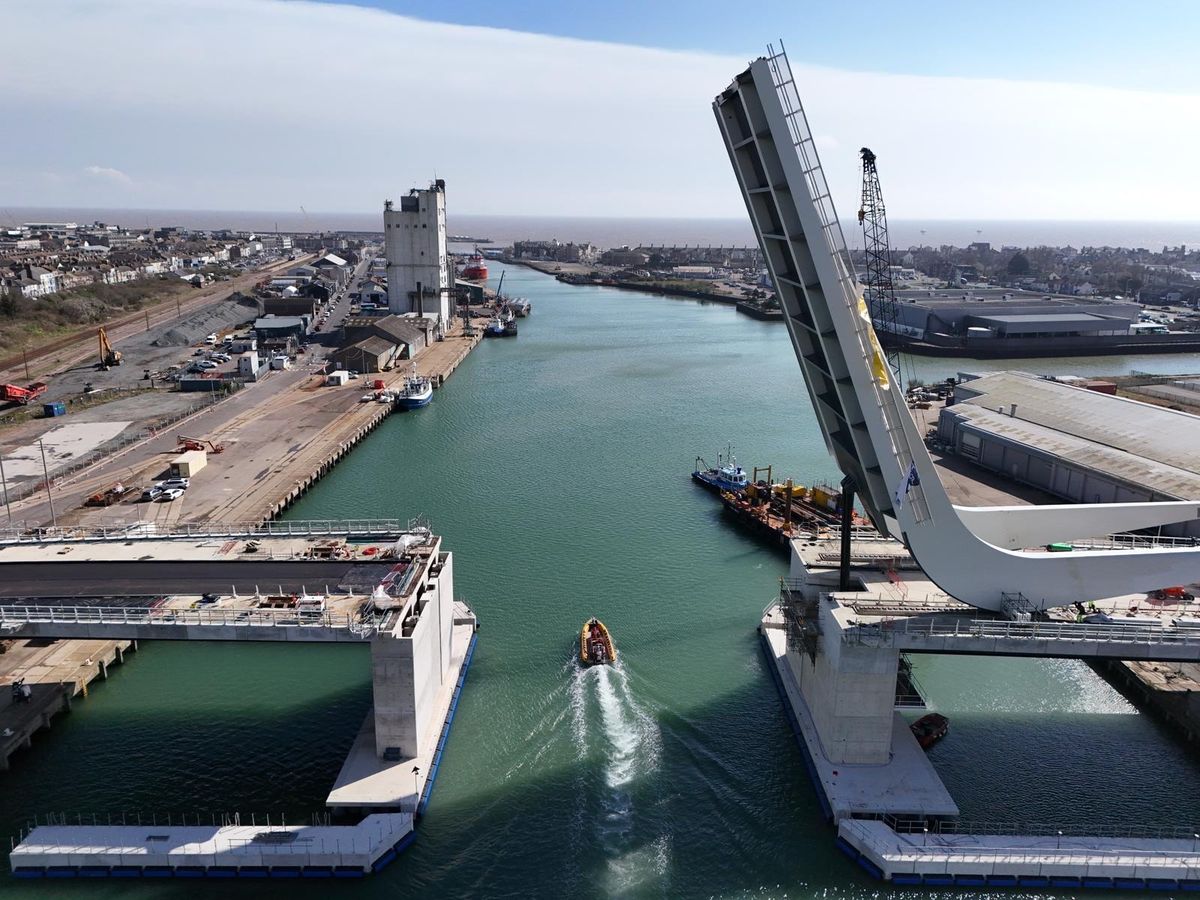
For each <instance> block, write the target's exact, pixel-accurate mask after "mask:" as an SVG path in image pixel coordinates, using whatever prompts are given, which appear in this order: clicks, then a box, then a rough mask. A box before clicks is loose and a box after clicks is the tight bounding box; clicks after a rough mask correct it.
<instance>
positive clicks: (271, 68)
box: [0, 0, 1200, 219]
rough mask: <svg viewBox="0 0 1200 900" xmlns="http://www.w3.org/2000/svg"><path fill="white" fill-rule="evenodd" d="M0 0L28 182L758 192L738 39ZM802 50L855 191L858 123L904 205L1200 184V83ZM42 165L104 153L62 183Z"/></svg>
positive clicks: (829, 148) (474, 203)
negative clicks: (1188, 160) (738, 124)
mask: <svg viewBox="0 0 1200 900" xmlns="http://www.w3.org/2000/svg"><path fill="white" fill-rule="evenodd" d="M4 17H5V26H6V34H8V35H9V36H10V37H11V38H12V39H11V40H10V41H8V42H7V43H6V48H7V49H6V52H5V53H4V54H2V55H0V80H2V81H3V83H4V84H5V85H6V86H7V87H6V90H5V91H4V92H3V93H0V116H3V118H4V120H5V121H20V122H24V123H25V125H26V127H25V128H24V129H22V135H23V137H22V140H21V141H7V142H0V194H2V195H3V196H5V200H6V202H8V203H10V204H18V203H23V204H28V205H53V204H59V205H88V204H93V205H102V204H105V203H110V204H111V203H118V202H119V203H122V204H124V205H130V206H136V205H144V206H155V207H183V208H187V207H207V208H236V209H247V208H251V209H254V208H257V209H296V208H298V207H299V206H300V205H304V206H305V207H306V208H308V209H309V210H318V209H319V210H363V211H369V210H374V209H378V208H379V207H380V206H381V204H382V200H383V199H384V198H385V197H388V196H395V195H396V194H398V193H401V192H403V191H404V190H406V189H407V188H408V187H411V186H413V185H419V184H423V183H424V182H426V181H427V180H428V179H430V178H432V177H433V176H434V174H435V173H436V174H437V175H438V176H439V177H443V178H445V179H446V180H447V182H448V184H449V195H450V202H451V203H452V204H453V207H454V209H455V210H457V211H459V212H474V213H509V214H564V215H589V214H590V215H617V216H620V215H634V216H723V215H738V216H740V215H742V214H743V210H742V206H741V201H740V198H739V197H738V194H737V190H736V187H735V183H734V179H733V175H732V173H731V171H730V169H729V163H728V160H727V159H726V157H725V153H724V150H723V149H722V147H721V141H720V137H719V135H718V133H717V129H716V125H715V123H714V122H713V118H712V113H711V110H710V108H709V104H710V102H711V100H712V97H713V96H714V95H715V94H716V93H717V92H718V91H720V90H721V89H723V88H724V87H725V86H726V85H727V84H728V83H729V82H730V80H731V79H732V77H733V76H734V75H735V74H736V73H737V72H739V71H741V69H743V68H744V67H745V65H746V59H745V58H735V57H723V56H717V55H712V54H701V53H684V52H670V51H663V50H655V49H646V48H638V47H629V46H622V45H613V44H600V43H592V42H585V41H577V40H568V39H563V38H554V37H545V36H538V35H531V34H524V33H518V32H512V31H504V30H499V29H488V28H474V27H462V26H452V25H444V24H438V23H430V22H423V21H418V20H414V19H408V18H404V17H401V16H396V15H393V14H390V13H386V12H381V11H378V10H372V9H363V8H359V7H353V6H345V5H330V4H323V3H310V2H281V0H172V2H170V3H162V2H153V0H98V2H92V3H86V4H84V3H78V2H75V0H40V2H38V3H37V4H33V3H20V4H10V5H9V7H7V8H6V9H5V13H4ZM46 21H53V22H54V23H55V27H54V28H53V29H46V28H45V22H46ZM771 37H773V35H771ZM785 37H786V36H785ZM751 49H752V50H755V51H756V50H757V48H751ZM51 57H53V58H55V59H58V60H60V61H63V62H62V64H61V65H56V66H51V67H46V66H45V65H44V60H45V59H47V58H51ZM792 62H793V67H794V70H795V75H796V81H797V84H798V85H799V87H800V91H801V94H802V96H803V98H804V101H805V104H806V106H807V109H808V112H809V116H810V119H811V121H812V125H813V128H814V129H815V130H816V132H817V133H818V134H819V135H821V149H822V153H823V157H824V160H823V161H824V163H825V165H826V169H827V172H828V175H829V180H830V183H831V185H832V187H833V189H834V193H835V196H836V197H837V199H838V201H839V203H840V205H841V207H842V212H843V215H846V214H849V213H850V212H852V211H853V209H855V208H857V197H858V154H857V148H858V147H862V146H864V145H865V146H869V147H871V148H872V149H873V150H874V151H875V152H876V153H877V154H878V156H879V168H880V173H881V176H882V179H883V187H884V193H885V196H886V198H887V201H888V210H889V212H890V213H891V214H892V215H893V216H895V217H897V218H936V217H967V218H1057V219H1064V218H1065V219H1088V218H1136V219H1193V218H1196V215H1197V214H1196V210H1197V209H1200V182H1197V181H1196V180H1195V179H1180V178H1179V177H1178V175H1177V173H1178V171H1179V169H1178V162H1177V160H1178V157H1179V154H1180V152H1181V151H1182V150H1184V148H1188V147H1191V146H1196V145H1197V144H1198V143H1200V117H1197V116H1196V115H1195V114H1194V112H1195V110H1196V109H1197V108H1198V101H1200V98H1198V97H1195V96H1187V95H1168V94H1154V93H1146V92H1133V91H1120V90H1114V89H1109V88H1100V87H1088V86H1082V85H1070V84H1053V83H1038V82H1031V81H1023V82H1022V81H1001V80H980V79H961V78H930V77H916V76H903V75H883V74H872V73H859V72H849V71H840V70H832V69H827V68H819V67H812V66H806V65H803V60H801V59H799V58H795V59H793V60H792ZM26 71H37V72H38V77H37V78H27V77H21V75H20V73H21V72H26ZM881 97H882V98H886V102H879V98H881ZM97 159H105V160H110V161H111V160H120V161H121V163H122V166H123V167H124V168H126V169H128V170H131V171H136V172H137V173H138V178H137V180H136V181H133V180H130V179H128V177H127V176H123V173H122V172H120V171H119V170H116V169H108V168H106V167H101V166H97V165H94V164H93V161H94V160H97ZM46 168H53V169H55V170H57V171H75V172H81V171H83V170H85V169H87V170H88V171H89V174H90V175H91V177H89V178H85V179H80V180H79V181H78V182H75V183H66V184H63V185H61V186H59V187H56V188H55V187H47V186H46V183H45V180H44V179H37V178H35V177H34V175H35V174H36V173H37V172H40V171H44V170H45V169H46ZM93 170H94V171H93Z"/></svg>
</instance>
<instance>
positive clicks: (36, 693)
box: [0, 640, 137, 772]
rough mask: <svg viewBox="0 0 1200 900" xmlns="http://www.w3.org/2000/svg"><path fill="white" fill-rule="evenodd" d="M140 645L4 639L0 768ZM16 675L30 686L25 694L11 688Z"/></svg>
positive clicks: (0, 653)
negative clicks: (90, 685)
mask: <svg viewBox="0 0 1200 900" xmlns="http://www.w3.org/2000/svg"><path fill="white" fill-rule="evenodd" d="M136 649H137V641H133V640H108V641H44V640H43V641H14V640H0V679H2V680H3V682H4V693H3V695H0V772H2V771H5V770H7V769H8V768H9V757H10V756H12V755H13V754H14V753H15V752H17V751H18V750H21V749H28V748H29V747H30V746H32V744H33V736H34V734H36V733H37V732H38V731H41V730H43V729H46V728H49V727H50V723H51V720H53V718H54V717H55V716H56V715H58V714H59V713H60V712H63V711H64V710H68V709H70V708H71V702H72V700H73V699H74V698H75V697H77V696H78V695H79V694H83V695H84V696H85V697H86V696H87V692H88V685H89V684H90V683H91V682H92V681H94V680H95V679H97V678H101V679H103V680H106V681H107V680H108V669H109V667H110V666H112V665H114V664H116V663H120V662H124V661H125V654H126V653H127V652H129V651H130V650H136ZM14 677H19V678H21V679H23V682H24V684H25V685H26V686H27V687H28V688H29V692H28V695H27V696H26V697H25V698H23V699H20V700H18V699H17V696H16V694H17V692H16V691H12V690H10V689H9V684H8V682H9V681H11V680H12V679H13V678H14Z"/></svg>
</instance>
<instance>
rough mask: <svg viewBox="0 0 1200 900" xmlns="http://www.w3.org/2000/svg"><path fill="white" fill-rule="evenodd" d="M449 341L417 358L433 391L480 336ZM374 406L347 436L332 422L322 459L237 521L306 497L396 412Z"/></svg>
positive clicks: (267, 517)
mask: <svg viewBox="0 0 1200 900" xmlns="http://www.w3.org/2000/svg"><path fill="white" fill-rule="evenodd" d="M453 340H454V341H455V342H456V343H460V344H461V346H460V347H459V348H458V350H457V352H452V353H443V354H442V355H441V356H439V358H436V359H430V357H432V356H433V353H434V351H437V350H441V349H442V347H443V346H444V344H445V343H446V342H443V343H442V344H435V345H434V346H433V347H432V348H430V350H427V351H426V352H425V353H424V354H422V357H425V358H424V359H418V362H419V363H422V364H425V365H432V368H428V369H425V371H424V374H425V375H426V376H428V377H429V378H430V379H431V380H432V381H433V384H434V387H436V388H441V387H442V386H443V385H444V384H445V383H446V379H448V378H449V377H450V376H451V375H452V374H454V372H455V370H456V369H458V367H459V366H460V365H462V363H463V360H465V359H466V358H467V356H468V355H469V354H470V352H471V351H472V350H474V349H475V348H476V347H477V346H479V342H480V341H481V340H482V335H481V334H475V335H473V336H456V337H455V338H454V339H453ZM377 406H378V407H379V408H378V409H377V410H375V411H374V412H373V413H372V414H371V416H370V418H368V419H367V420H366V421H365V422H362V423H361V424H359V425H358V427H356V428H355V429H354V430H353V431H352V432H351V433H350V434H348V435H345V436H339V435H338V434H337V432H338V428H339V424H340V423H335V424H334V425H333V426H331V427H330V428H329V429H327V431H328V432H329V435H328V438H327V440H328V443H329V446H328V449H327V450H326V451H325V453H324V454H323V456H321V458H320V460H319V462H317V464H316V465H315V466H312V467H311V468H310V469H309V470H308V471H307V472H305V471H303V470H301V471H299V472H296V473H292V475H293V477H292V478H291V480H290V482H289V484H290V487H289V488H287V489H286V490H285V491H283V492H282V493H281V494H279V495H277V496H276V497H275V498H274V499H270V500H267V501H266V503H265V504H264V505H260V506H258V508H257V509H256V510H253V511H250V512H247V513H246V514H243V515H240V516H238V517H237V519H238V521H254V522H260V523H265V522H269V521H271V520H272V519H275V518H277V517H279V516H280V515H282V514H283V513H284V512H285V511H287V510H288V509H289V508H290V507H291V506H292V505H293V504H295V503H296V501H297V500H299V499H300V498H301V497H303V496H304V495H305V494H307V493H308V492H309V490H311V489H312V487H313V485H315V484H316V483H317V482H318V481H320V480H321V479H322V478H324V477H325V476H326V475H327V474H329V472H330V471H331V470H332V469H333V467H334V466H336V465H337V464H338V463H339V462H341V461H342V459H343V458H345V456H346V455H347V454H348V453H349V452H350V451H351V450H353V449H354V448H355V447H356V446H358V444H359V443H361V442H362V440H363V439H364V438H366V437H367V435H369V434H371V432H373V431H374V430H375V429H376V428H378V427H379V426H380V425H381V424H383V421H384V420H385V419H386V418H387V417H388V416H390V415H391V414H392V413H394V412H396V411H397V409H398V407H397V406H395V405H392V404H386V405H385V404H377ZM285 466H286V462H285Z"/></svg>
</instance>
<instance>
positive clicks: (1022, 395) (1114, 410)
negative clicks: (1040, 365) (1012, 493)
mask: <svg viewBox="0 0 1200 900" xmlns="http://www.w3.org/2000/svg"><path fill="white" fill-rule="evenodd" d="M967 377H968V378H970V380H966V381H963V382H962V383H960V384H958V385H956V386H955V388H954V401H953V403H952V404H950V405H947V406H946V407H945V408H944V409H943V410H942V411H941V413H940V415H939V417H938V427H937V436H938V440H939V441H941V442H942V443H943V444H944V445H945V446H946V447H948V448H950V449H951V450H953V452H955V453H957V454H958V455H960V456H962V457H963V458H964V459H968V460H971V461H972V462H974V463H976V464H977V465H980V466H982V467H983V468H985V469H988V470H990V471H993V472H996V473H998V474H1001V475H1003V476H1004V477H1006V478H1011V479H1013V480H1014V481H1018V482H1022V483H1024V484H1029V485H1032V486H1034V487H1036V488H1040V489H1041V490H1044V491H1047V492H1048V493H1051V494H1054V495H1056V496H1058V497H1062V498H1063V499H1065V500H1070V501H1073V502H1075V503H1127V502H1148V501H1162V500H1200V455H1198V454H1197V452H1196V448H1197V447H1200V417H1198V416H1194V415H1191V414H1190V413H1186V412H1181V411H1178V410H1173V409H1167V408H1165V407H1161V406H1153V405H1150V404H1147V403H1140V402H1138V401H1136V400H1128V399H1126V398H1124V397H1115V396H1112V395H1110V394H1106V393H1100V392H1098V391H1096V390H1090V389H1088V388H1086V387H1078V386H1076V385H1074V384H1070V383H1065V382H1062V381H1054V380H1051V379H1048V378H1039V377H1037V376H1034V375H1028V374H1026V373H1023V372H996V373H993V374H990V375H982V376H977V377H970V376H967ZM1162 532H1163V534H1166V535H1171V536H1185V537H1200V520H1192V521H1189V522H1184V523H1179V524H1175V525H1166V526H1163V528H1162Z"/></svg>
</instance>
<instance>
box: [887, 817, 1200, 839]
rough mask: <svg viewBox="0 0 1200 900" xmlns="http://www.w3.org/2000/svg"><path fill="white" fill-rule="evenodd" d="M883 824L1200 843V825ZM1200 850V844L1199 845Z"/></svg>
mask: <svg viewBox="0 0 1200 900" xmlns="http://www.w3.org/2000/svg"><path fill="white" fill-rule="evenodd" d="M883 821H884V822H885V823H886V824H887V825H888V826H889V827H890V828H891V829H892V830H893V831H895V832H896V833H897V834H924V833H928V834H977V835H1001V836H1004V835H1014V836H1020V837H1058V836H1059V835H1062V836H1063V837H1098V838H1137V839H1143V840H1189V841H1190V840H1196V841H1200V824H1197V825H1143V824H1122V825H1096V824H1083V823H1076V824H1071V823H1065V824H1064V823H1062V822H1055V823H1047V822H1003V821H987V820H981V819H980V820H973V819H944V820H940V821H933V822H928V821H926V822H920V821H915V820H913V819H902V818H897V817H895V816H884V817H883ZM1198 847H1200V844H1198Z"/></svg>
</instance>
